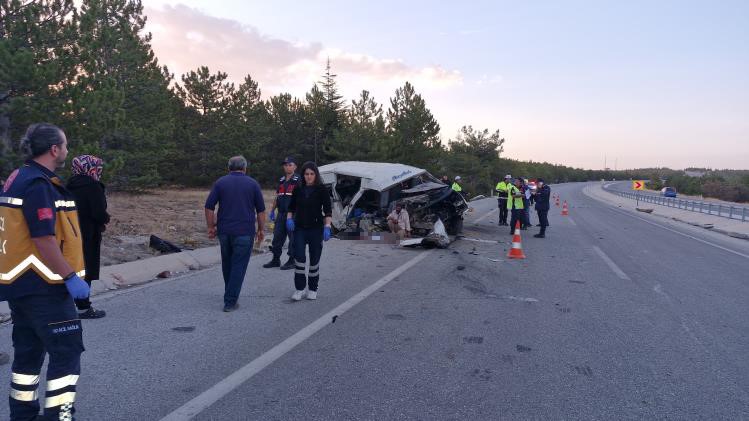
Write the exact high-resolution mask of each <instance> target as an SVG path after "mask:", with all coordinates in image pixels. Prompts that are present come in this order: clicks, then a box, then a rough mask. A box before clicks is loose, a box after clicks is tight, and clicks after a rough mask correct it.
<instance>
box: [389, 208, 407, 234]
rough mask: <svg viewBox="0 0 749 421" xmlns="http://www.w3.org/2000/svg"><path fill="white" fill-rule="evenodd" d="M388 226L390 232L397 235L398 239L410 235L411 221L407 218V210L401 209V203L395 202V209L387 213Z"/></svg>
mask: <svg viewBox="0 0 749 421" xmlns="http://www.w3.org/2000/svg"><path fill="white" fill-rule="evenodd" d="M388 227H390V232H392V233H394V234H396V235H397V236H398V239H399V240H401V239H403V238H408V237H410V236H411V222H410V221H409V219H408V211H406V210H405V209H403V205H402V204H401V203H396V204H395V209H393V211H392V212H390V215H388Z"/></svg>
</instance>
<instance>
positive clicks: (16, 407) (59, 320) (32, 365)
mask: <svg viewBox="0 0 749 421" xmlns="http://www.w3.org/2000/svg"><path fill="white" fill-rule="evenodd" d="M8 305H9V307H10V310H11V318H12V320H13V334H12V336H13V348H14V357H13V367H12V371H13V373H12V375H11V386H10V419H11V420H12V421H22V420H23V421H26V420H38V419H42V420H73V413H74V412H75V410H74V408H73V404H74V401H75V388H76V384H77V382H78V376H79V374H80V372H81V353H82V352H83V351H84V347H83V332H82V329H81V321H80V320H79V319H78V312H77V311H76V308H75V304H74V303H73V298H72V297H71V296H70V295H68V294H55V295H27V296H24V297H20V298H15V299H12V300H9V301H8ZM45 354H49V365H48V367H47V387H46V396H45V399H44V416H43V417H41V418H36V417H37V414H38V413H39V400H38V393H37V388H38V386H39V377H40V372H41V368H42V364H43V363H44V357H45Z"/></svg>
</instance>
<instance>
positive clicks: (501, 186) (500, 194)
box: [494, 174, 512, 226]
mask: <svg viewBox="0 0 749 421" xmlns="http://www.w3.org/2000/svg"><path fill="white" fill-rule="evenodd" d="M510 186H512V176H511V175H510V174H507V175H506V176H505V179H504V180H503V181H500V182H499V183H497V186H496V187H495V188H494V189H495V190H496V191H497V204H498V206H499V225H500V226H503V225H504V226H506V225H507V190H508V189H509V188H510Z"/></svg>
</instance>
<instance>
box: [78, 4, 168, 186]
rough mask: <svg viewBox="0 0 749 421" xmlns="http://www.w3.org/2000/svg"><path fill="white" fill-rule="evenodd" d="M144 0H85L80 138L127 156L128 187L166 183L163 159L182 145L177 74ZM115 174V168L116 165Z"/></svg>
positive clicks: (124, 178) (124, 176)
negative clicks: (165, 60)
mask: <svg viewBox="0 0 749 421" xmlns="http://www.w3.org/2000/svg"><path fill="white" fill-rule="evenodd" d="M145 23H146V17H145V16H144V15H143V6H142V4H141V1H140V0H83V2H82V4H81V11H80V24H79V33H80V41H79V47H80V66H79V68H78V75H77V78H76V81H75V84H74V85H73V86H72V88H71V96H72V97H73V99H74V100H73V101H71V113H70V115H72V116H73V119H74V121H76V122H78V123H79V124H78V125H77V128H76V130H75V131H74V135H75V136H74V139H76V140H80V141H82V143H83V148H85V149H94V150H100V151H101V153H102V154H103V155H104V157H105V158H110V159H115V160H116V159H119V160H120V162H121V163H122V170H121V171H120V172H119V173H118V174H117V175H116V177H115V179H114V181H115V182H116V183H117V184H120V185H123V186H124V185H136V186H148V185H154V184H156V183H158V182H159V181H160V179H161V175H160V174H159V167H160V164H161V163H162V162H163V159H164V158H165V156H166V155H167V153H168V152H169V151H170V150H173V149H174V130H175V114H176V110H175V109H174V106H175V105H177V103H176V102H175V101H174V97H173V94H172V93H171V91H170V89H169V83H170V81H171V79H172V75H171V74H169V71H168V69H166V68H164V67H160V66H159V64H158V61H157V59H156V57H155V55H154V53H153V50H152V49H151V45H150V42H151V35H150V34H145V33H144V26H145ZM108 171H109V173H110V174H111V169H110V170H108Z"/></svg>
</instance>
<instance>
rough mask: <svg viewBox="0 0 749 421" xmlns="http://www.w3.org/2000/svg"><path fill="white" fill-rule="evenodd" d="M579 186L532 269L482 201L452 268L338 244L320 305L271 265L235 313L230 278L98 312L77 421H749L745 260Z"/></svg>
mask: <svg viewBox="0 0 749 421" xmlns="http://www.w3.org/2000/svg"><path fill="white" fill-rule="evenodd" d="M583 187H584V185H583V184H570V185H562V186H558V187H557V186H552V190H553V191H554V192H557V193H560V194H561V196H562V199H563V200H567V201H568V202H569V203H570V205H571V208H570V216H569V217H563V216H560V214H559V211H560V209H559V208H556V207H552V212H551V214H550V220H551V224H552V226H551V227H550V228H549V230H548V235H547V238H546V239H536V238H532V236H531V234H533V233H534V232H535V230H536V229H535V228H533V229H531V230H530V231H524V232H523V246H524V250H525V253H526V255H527V259H525V260H515V261H509V260H507V259H506V258H505V256H506V254H507V248H508V247H509V241H510V239H511V236H510V235H509V229H507V227H498V226H497V214H496V212H493V213H490V212H492V211H493V210H494V209H496V201H494V200H492V199H487V200H483V201H480V202H474V203H473V206H474V208H475V210H474V212H473V213H472V214H471V216H469V218H468V219H467V221H466V224H465V228H464V235H465V236H466V238H463V239H461V240H459V241H457V242H455V243H453V244H452V245H451V246H450V248H448V249H446V250H431V251H424V250H419V249H414V250H410V249H396V248H393V247H392V246H389V245H380V244H363V243H357V242H353V241H336V240H332V241H330V242H328V243H326V244H325V249H324V250H323V259H322V263H321V268H322V269H321V283H320V295H319V299H318V300H317V301H315V302H310V301H303V302H299V303H292V302H290V300H289V299H288V297H289V295H290V294H291V292H292V289H293V286H292V276H293V275H292V274H291V273H289V272H282V271H279V270H276V269H274V270H267V269H262V268H261V267H260V266H261V265H262V264H263V263H265V261H266V260H267V256H260V257H257V258H253V260H252V261H251V264H250V269H249V272H248V276H247V279H246V282H245V288H244V290H243V292H242V298H241V300H240V305H241V307H240V309H239V310H238V311H236V312H233V313H223V312H221V304H222V303H221V296H222V287H223V285H222V281H221V280H220V273H219V270H218V268H214V269H209V270H205V271H202V272H197V273H192V274H190V275H187V276H184V277H182V278H178V279H170V280H166V281H162V282H158V283H154V284H151V285H148V286H146V287H144V288H139V289H136V290H129V291H124V292H122V291H120V292H118V293H117V294H114V295H110V296H108V297H105V298H104V299H100V300H98V301H97V302H96V305H97V306H98V307H100V308H102V309H105V310H107V311H108V312H109V316H108V317H107V318H105V319H102V320H96V321H85V322H84V329H85V331H84V335H85V341H86V347H87V351H86V352H85V353H84V356H83V373H82V375H81V378H80V382H79V386H78V403H77V407H78V419H79V420H105V419H106V420H161V419H163V418H165V417H168V418H166V419H180V418H182V417H183V415H180V414H184V413H195V414H196V416H195V419H197V420H255V419H257V420H333V419H342V420H354V419H362V420H391V419H398V420H400V419H414V420H435V419H449V420H498V419H503V420H504V419H508V420H515V419H544V420H547V419H648V420H650V419H749V359H748V358H747V356H748V355H749V317H747V316H748V315H749V311H748V309H749V305H747V303H749V242H746V241H742V240H735V239H731V238H728V237H726V238H722V237H720V236H717V235H714V234H713V233H709V232H704V231H705V230H701V231H698V230H693V229H692V228H690V227H688V226H681V225H671V224H669V225H665V224H667V223H666V222H663V221H662V220H659V219H649V218H647V217H642V216H638V215H632V214H628V213H626V212H623V211H622V210H621V209H618V208H614V207H611V206H609V205H606V204H603V203H600V202H598V201H596V200H594V199H591V198H589V197H588V196H586V195H584V194H583V192H582V190H583ZM487 215H488V216H487ZM482 217H483V219H482ZM534 221H535V218H534ZM404 265H405V266H404ZM388 274H390V275H389V276H388ZM334 316H337V317H334ZM10 331H11V329H10V327H9V326H4V327H0V352H10V351H11V339H10ZM0 371H1V372H2V374H3V376H4V377H5V378H6V379H7V378H8V377H9V372H10V368H9V366H8V365H5V366H2V367H0ZM7 388H8V386H7V381H3V382H2V383H0V393H7ZM7 417H8V413H7V407H6V406H5V405H4V404H3V405H0V419H7Z"/></svg>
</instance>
